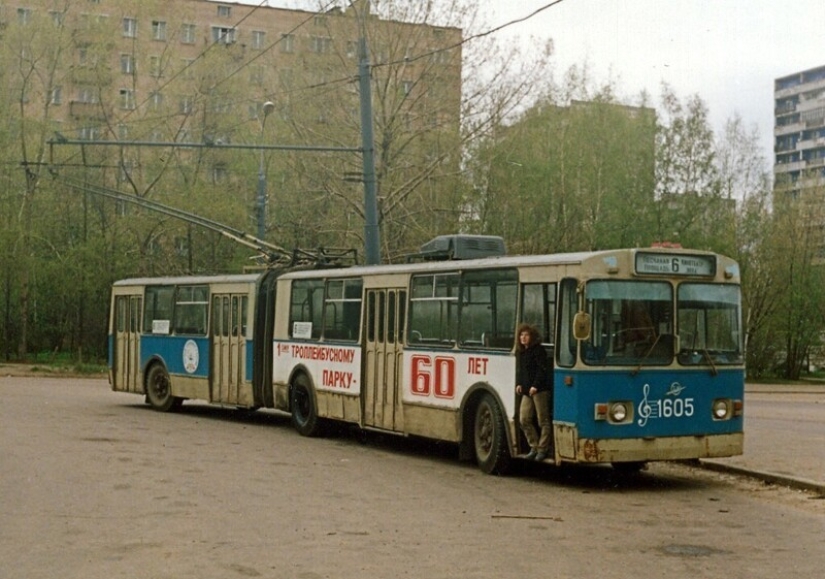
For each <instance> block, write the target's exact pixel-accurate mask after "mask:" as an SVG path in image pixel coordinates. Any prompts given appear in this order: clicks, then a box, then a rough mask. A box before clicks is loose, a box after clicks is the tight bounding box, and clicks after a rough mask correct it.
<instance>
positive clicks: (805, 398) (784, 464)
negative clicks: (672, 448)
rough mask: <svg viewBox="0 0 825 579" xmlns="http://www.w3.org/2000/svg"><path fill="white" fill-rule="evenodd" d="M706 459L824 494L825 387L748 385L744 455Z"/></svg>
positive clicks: (718, 467) (724, 467) (711, 464)
mask: <svg viewBox="0 0 825 579" xmlns="http://www.w3.org/2000/svg"><path fill="white" fill-rule="evenodd" d="M702 462H703V464H704V465H705V466H707V467H709V468H713V469H716V470H726V471H730V472H743V473H746V474H750V475H752V476H756V477H757V478H760V479H762V480H765V481H768V482H776V483H780V484H786V485H788V486H792V487H794V488H799V489H805V490H814V491H816V492H819V493H820V494H822V495H823V496H825V385H821V384H793V385H770V384H748V385H747V386H746V391H745V453H744V455H742V456H736V457H731V458H725V459H715V460H706V461H702Z"/></svg>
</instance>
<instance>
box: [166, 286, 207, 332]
mask: <svg viewBox="0 0 825 579" xmlns="http://www.w3.org/2000/svg"><path fill="white" fill-rule="evenodd" d="M208 306H209V288H208V287H207V286H205V285H201V286H181V287H179V288H178V291H177V294H176V297H175V326H174V332H175V333H176V334H183V335H189V336H205V335H206V319H207V308H208Z"/></svg>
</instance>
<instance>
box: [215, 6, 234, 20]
mask: <svg viewBox="0 0 825 579" xmlns="http://www.w3.org/2000/svg"><path fill="white" fill-rule="evenodd" d="M218 16H221V17H222V18H229V17H230V16H232V7H231V6H224V5H222V4H221V5H218Z"/></svg>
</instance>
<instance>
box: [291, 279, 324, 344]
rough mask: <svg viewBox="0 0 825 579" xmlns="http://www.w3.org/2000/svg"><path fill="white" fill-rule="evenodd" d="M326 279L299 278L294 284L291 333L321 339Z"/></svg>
mask: <svg viewBox="0 0 825 579" xmlns="http://www.w3.org/2000/svg"><path fill="white" fill-rule="evenodd" d="M323 310H324V280H320V279H310V280H297V281H295V282H293V284H292V297H291V300H290V311H289V335H290V337H293V338H308V337H311V338H313V339H315V340H317V339H320V337H321V330H322V326H323V317H322V316H323Z"/></svg>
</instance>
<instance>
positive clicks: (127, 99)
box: [120, 88, 135, 111]
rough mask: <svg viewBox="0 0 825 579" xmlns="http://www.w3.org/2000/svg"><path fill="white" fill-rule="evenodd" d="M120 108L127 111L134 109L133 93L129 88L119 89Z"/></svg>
mask: <svg viewBox="0 0 825 579" xmlns="http://www.w3.org/2000/svg"><path fill="white" fill-rule="evenodd" d="M120 108H122V109H124V110H128V111H131V110H133V109H134V108H135V91H133V90H132V89H130V88H122V89H120Z"/></svg>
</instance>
